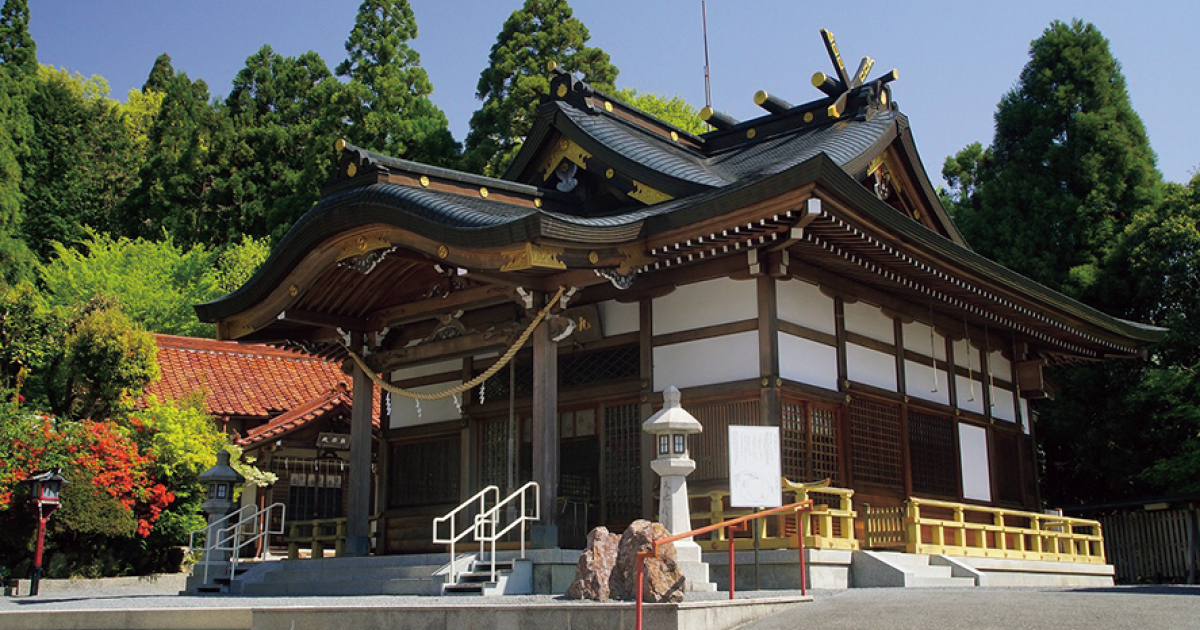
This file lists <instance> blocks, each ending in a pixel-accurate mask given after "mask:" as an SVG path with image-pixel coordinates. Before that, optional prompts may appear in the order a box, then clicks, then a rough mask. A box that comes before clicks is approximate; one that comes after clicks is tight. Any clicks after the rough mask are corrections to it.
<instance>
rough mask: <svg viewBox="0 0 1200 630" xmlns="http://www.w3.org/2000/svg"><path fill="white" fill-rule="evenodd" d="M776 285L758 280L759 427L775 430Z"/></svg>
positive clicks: (779, 414)
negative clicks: (773, 428) (760, 386)
mask: <svg viewBox="0 0 1200 630" xmlns="http://www.w3.org/2000/svg"><path fill="white" fill-rule="evenodd" d="M777 286H778V285H777V281H776V280H775V278H773V277H771V276H769V275H765V274H764V275H761V276H759V277H758V371H759V376H760V377H761V379H762V381H761V384H762V388H761V389H760V396H759V397H760V400H759V422H758V423H759V425H761V426H764V427H777V426H780V425H781V424H782V422H783V401H782V399H781V397H780V384H781V383H780V380H781V379H780V378H779V307H778V303H779V300H778V295H777Z"/></svg>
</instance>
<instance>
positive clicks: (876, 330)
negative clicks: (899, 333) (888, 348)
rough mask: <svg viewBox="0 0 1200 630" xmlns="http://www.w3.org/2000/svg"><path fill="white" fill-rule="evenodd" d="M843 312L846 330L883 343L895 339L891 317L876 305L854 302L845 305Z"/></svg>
mask: <svg viewBox="0 0 1200 630" xmlns="http://www.w3.org/2000/svg"><path fill="white" fill-rule="evenodd" d="M845 313H846V330H849V331H850V332H856V333H858V334H860V335H863V336H865V337H870V338H871V339H875V340H877V341H882V342H884V343H892V342H894V341H895V340H896V333H895V331H894V330H893V329H892V318H890V317H888V316H886V315H884V314H883V311H881V310H879V308H878V307H876V306H872V305H870V304H865V303H863V302H855V303H853V304H847V305H845ZM925 336H926V337H928V336H929V334H928V333H926V335H925Z"/></svg>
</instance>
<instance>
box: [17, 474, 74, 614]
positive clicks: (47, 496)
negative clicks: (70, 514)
mask: <svg viewBox="0 0 1200 630" xmlns="http://www.w3.org/2000/svg"><path fill="white" fill-rule="evenodd" d="M26 481H28V482H29V485H30V490H29V509H30V510H31V511H33V513H34V514H36V515H37V519H38V534H37V551H36V552H35V553H34V556H33V579H32V580H30V581H29V596H30V597H32V596H34V595H37V594H38V582H40V581H41V579H42V550H43V549H44V548H45V542H46V523H47V522H49V520H50V515H51V514H53V513H54V511H55V510H57V509H58V507H59V505H60V503H59V499H58V497H59V493H60V492H61V491H62V485H63V484H64V483H70V482H69V481H67V480H66V478H65V477H63V476H62V469H61V468H53V469H51V470H47V471H46V472H43V473H38V474H36V475H31V476H30V477H29V479H26Z"/></svg>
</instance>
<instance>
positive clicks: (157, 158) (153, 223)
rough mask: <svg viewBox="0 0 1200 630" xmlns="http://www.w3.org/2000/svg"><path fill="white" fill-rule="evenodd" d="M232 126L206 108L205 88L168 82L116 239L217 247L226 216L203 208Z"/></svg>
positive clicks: (183, 80) (183, 79) (180, 78)
mask: <svg viewBox="0 0 1200 630" xmlns="http://www.w3.org/2000/svg"><path fill="white" fill-rule="evenodd" d="M229 132H230V125H229V124H228V121H227V120H225V119H224V118H223V117H222V116H220V115H219V113H218V112H217V111H216V110H215V109H214V108H213V107H212V105H210V104H209V102H208V86H207V85H206V84H205V83H204V81H202V80H197V81H195V82H192V80H191V79H189V78H188V76H187V74H186V73H182V72H181V73H178V74H176V75H175V76H173V77H171V79H170V80H168V81H167V85H166V89H165V90H164V95H163V101H162V106H161V108H160V109H159V112H158V117H157V118H156V119H155V121H154V124H153V125H152V126H151V128H150V133H149V142H148V145H147V147H146V160H145V162H143V163H142V165H141V172H140V173H139V178H140V181H139V182H138V186H137V188H135V189H134V191H133V192H132V193H130V195H129V196H128V197H127V198H126V199H125V202H124V204H123V205H122V211H121V217H122V222H121V224H120V230H119V233H120V234H121V235H124V236H129V237H143V238H150V239H161V238H163V237H164V235H165V234H164V233H166V234H170V235H172V236H173V237H174V238H175V242H176V244H179V245H183V246H190V245H194V244H197V243H212V242H219V241H220V237H223V236H224V235H225V230H226V227H225V226H226V225H227V223H228V222H229V220H230V218H229V216H226V214H225V213H222V212H220V211H221V210H224V209H221V208H216V209H214V208H209V207H208V206H206V193H207V191H208V189H209V187H210V186H211V185H212V180H213V177H214V175H213V174H214V172H215V171H216V170H217V169H218V168H219V164H216V163H215V162H217V161H218V160H219V158H220V157H221V156H219V155H217V154H214V151H213V149H214V147H216V146H219V145H220V144H221V143H222V138H221V134H223V133H229Z"/></svg>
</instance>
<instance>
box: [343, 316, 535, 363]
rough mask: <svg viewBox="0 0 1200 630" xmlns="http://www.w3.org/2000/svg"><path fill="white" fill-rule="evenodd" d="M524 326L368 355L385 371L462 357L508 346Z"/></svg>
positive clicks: (371, 360) (368, 359) (369, 361)
mask: <svg viewBox="0 0 1200 630" xmlns="http://www.w3.org/2000/svg"><path fill="white" fill-rule="evenodd" d="M521 330H524V327H523V326H522V327H521V328H517V327H513V328H510V329H507V330H504V331H491V332H480V333H472V334H469V335H463V336H461V337H454V338H452V339H445V340H442V341H429V342H425V343H422V344H420V345H417V346H412V347H405V348H400V349H397V350H385V351H383V352H379V353H376V354H372V355H370V356H368V357H367V359H366V361H367V365H368V366H370V368H371V369H372V370H374V371H376V372H379V373H384V372H391V371H393V370H397V369H399V368H402V367H404V366H406V365H413V364H416V363H424V362H426V361H432V360H435V359H436V360H439V361H445V360H449V359H461V358H462V357H466V356H472V355H475V354H479V353H481V352H487V351H489V350H494V349H500V348H507V347H508V346H509V345H511V344H512V343H513V341H514V340H516V338H517V336H518V335H519V334H520V332H521Z"/></svg>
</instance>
